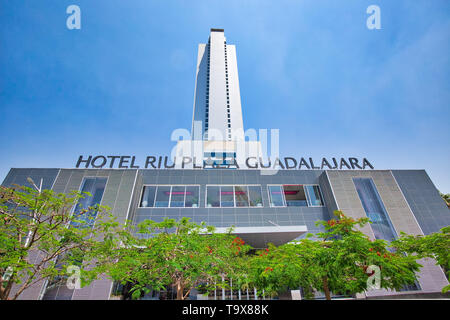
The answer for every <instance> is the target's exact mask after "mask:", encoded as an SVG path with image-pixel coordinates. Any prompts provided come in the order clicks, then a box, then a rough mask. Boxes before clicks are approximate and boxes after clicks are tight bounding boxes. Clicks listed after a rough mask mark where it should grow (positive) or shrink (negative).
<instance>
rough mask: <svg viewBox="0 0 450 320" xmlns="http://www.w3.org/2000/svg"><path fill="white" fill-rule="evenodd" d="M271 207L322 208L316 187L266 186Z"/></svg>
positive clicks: (318, 190)
mask: <svg viewBox="0 0 450 320" xmlns="http://www.w3.org/2000/svg"><path fill="white" fill-rule="evenodd" d="M267 189H268V191H269V199H270V206H271V207H322V206H323V205H324V204H323V198H322V194H321V192H320V188H319V186H318V185H301V184H299V185H282V186H273V185H272V186H267Z"/></svg>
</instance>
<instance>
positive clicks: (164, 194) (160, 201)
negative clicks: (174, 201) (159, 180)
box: [155, 186, 170, 207]
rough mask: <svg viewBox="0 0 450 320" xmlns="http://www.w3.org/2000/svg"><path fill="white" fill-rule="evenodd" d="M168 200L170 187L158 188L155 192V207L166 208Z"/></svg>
mask: <svg viewBox="0 0 450 320" xmlns="http://www.w3.org/2000/svg"><path fill="white" fill-rule="evenodd" d="M169 198H170V186H158V189H157V190H156V201H155V207H168V206H169Z"/></svg>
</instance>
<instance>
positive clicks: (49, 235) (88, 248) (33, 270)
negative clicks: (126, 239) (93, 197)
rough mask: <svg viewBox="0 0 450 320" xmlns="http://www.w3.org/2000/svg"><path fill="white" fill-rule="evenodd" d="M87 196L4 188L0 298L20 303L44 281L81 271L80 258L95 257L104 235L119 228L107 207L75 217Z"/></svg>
mask: <svg viewBox="0 0 450 320" xmlns="http://www.w3.org/2000/svg"><path fill="white" fill-rule="evenodd" d="M85 196H90V194H88V193H80V192H75V191H74V192H71V193H69V194H63V193H59V194H56V193H55V192H53V191H51V190H40V189H38V188H37V187H35V188H29V187H25V186H17V187H13V188H6V187H0V275H1V277H0V299H2V300H3V299H17V298H18V297H19V296H20V294H22V293H23V291H24V290H26V289H27V288H29V287H30V286H31V285H33V284H35V283H37V282H39V281H42V280H45V279H50V278H55V277H60V278H64V276H66V275H67V274H66V269H67V267H68V266H70V265H79V266H80V267H81V268H82V267H83V266H82V265H81V263H80V262H81V261H80V260H83V259H85V258H92V253H93V252H95V250H94V249H95V248H96V246H97V245H98V243H99V241H98V240H99V237H100V235H101V234H103V233H105V232H106V233H111V232H113V231H112V230H115V229H116V228H118V224H117V223H116V222H115V221H114V220H113V218H112V217H111V216H110V215H108V213H107V208H106V207H103V206H95V207H89V208H84V209H82V210H80V212H77V213H73V210H72V209H73V207H74V206H75V205H76V204H77V203H78V200H79V199H81V198H83V197H85ZM92 219H96V220H95V224H93V223H92Z"/></svg>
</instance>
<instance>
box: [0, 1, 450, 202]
mask: <svg viewBox="0 0 450 320" xmlns="http://www.w3.org/2000/svg"><path fill="white" fill-rule="evenodd" d="M71 4H76V5H78V6H80V8H81V19H82V22H81V23H82V28H81V30H68V29H67V28H66V19H67V17H68V15H67V14H66V8H67V6H69V5H71ZM371 4H376V5H378V6H380V8H381V27H382V29H381V30H368V29H367V27H366V19H367V17H368V14H366V8H367V7H368V6H369V5H371ZM212 27H213V28H214V27H216V28H224V29H225V35H226V37H227V41H228V43H230V44H235V45H236V47H237V56H238V68H239V81H240V87H241V98H242V107H243V113H244V126H245V128H246V129H247V128H256V129H259V128H266V129H271V128H277V129H280V139H281V145H280V153H281V155H282V156H295V157H302V156H305V157H306V156H307V157H309V156H311V157H315V158H321V157H341V156H343V157H350V156H356V157H359V158H362V157H366V158H368V159H369V160H370V161H371V163H372V164H373V165H374V166H375V168H376V169H390V168H392V169H425V170H426V171H427V172H428V174H429V175H430V177H431V179H432V180H433V182H434V183H435V185H436V186H437V187H438V189H440V190H441V191H442V192H445V193H450V179H449V178H450V173H449V172H450V170H449V168H448V164H449V163H450V161H449V160H450V145H449V142H448V141H449V140H450V139H449V138H450V129H449V128H450V127H449V120H448V111H449V101H450V99H449V98H450V81H449V80H450V60H449V59H450V58H449V57H450V54H449V53H450V50H449V46H450V41H449V40H450V1H448V0H442V1H439V0H433V1H429V0H414V1H413V0H410V1H400V0H396V1H393V0H389V1H381V0H370V1H364V0H346V1H334V0H316V1H313V0H310V1H307V0H302V1H300V0H296V1H293V0H292V1H262V0H254V1H250V0H248V1H242V0H240V1H211V0H209V1H206V0H204V1H194V0H191V1H159V0H158V1H156V0H129V1H121V0H70V1H65V0H52V1H50V0H39V1H37V0H36V1H22V0H2V1H1V2H0V111H1V113H0V128H1V130H2V139H0V150H1V153H0V181H1V180H3V178H4V177H5V176H6V174H7V172H8V170H9V168H11V167H18V168H20V167H37V168H39V167H45V168H47V167H64V168H70V167H74V166H75V162H76V159H77V158H78V156H79V155H80V154H83V155H88V154H93V155H99V154H108V155H136V156H137V157H138V158H144V157H145V156H147V155H167V154H170V151H171V148H172V147H173V143H172V142H171V141H170V134H171V132H172V130H173V129H176V128H187V129H190V125H191V121H192V105H193V96H194V80H195V63H196V57H197V46H198V43H204V42H206V41H207V38H208V34H209V29H210V28H212Z"/></svg>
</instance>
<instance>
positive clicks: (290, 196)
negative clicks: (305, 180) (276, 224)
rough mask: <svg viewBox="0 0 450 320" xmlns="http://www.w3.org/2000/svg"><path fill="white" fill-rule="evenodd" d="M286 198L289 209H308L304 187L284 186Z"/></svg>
mask: <svg viewBox="0 0 450 320" xmlns="http://www.w3.org/2000/svg"><path fill="white" fill-rule="evenodd" d="M283 190H284V197H285V200H286V206H288V207H307V206H308V202H307V201H306V194H305V190H304V189H303V185H284V186H283Z"/></svg>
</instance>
